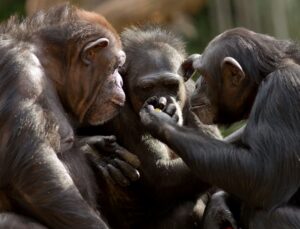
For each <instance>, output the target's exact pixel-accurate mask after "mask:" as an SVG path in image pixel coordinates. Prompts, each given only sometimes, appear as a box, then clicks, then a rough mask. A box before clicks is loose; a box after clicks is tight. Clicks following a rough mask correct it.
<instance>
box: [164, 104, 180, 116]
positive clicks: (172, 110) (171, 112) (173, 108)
mask: <svg viewBox="0 0 300 229" xmlns="http://www.w3.org/2000/svg"><path fill="white" fill-rule="evenodd" d="M176 110H177V107H176V105H175V104H174V103H171V104H169V105H168V106H167V107H166V109H165V110H164V112H165V113H167V114H168V115H170V116H171V117H172V116H173V115H174V114H175V113H176Z"/></svg>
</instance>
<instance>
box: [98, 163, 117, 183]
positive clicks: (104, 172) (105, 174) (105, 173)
mask: <svg viewBox="0 0 300 229" xmlns="http://www.w3.org/2000/svg"><path fill="white" fill-rule="evenodd" d="M97 168H98V170H99V172H100V173H101V175H102V176H103V178H104V180H105V181H106V182H107V183H111V184H115V182H114V180H113V179H112V177H111V176H110V174H109V172H108V169H107V168H105V167H104V166H101V165H98V166H97Z"/></svg>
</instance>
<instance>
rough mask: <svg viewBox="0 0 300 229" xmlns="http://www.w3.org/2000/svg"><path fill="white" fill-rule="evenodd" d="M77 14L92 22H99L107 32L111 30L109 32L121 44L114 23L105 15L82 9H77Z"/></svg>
mask: <svg viewBox="0 0 300 229" xmlns="http://www.w3.org/2000/svg"><path fill="white" fill-rule="evenodd" d="M77 15H78V17H79V18H80V19H82V20H85V21H87V22H89V23H91V24H98V25H99V26H100V27H101V29H102V30H105V31H107V33H108V31H109V33H111V34H112V35H113V37H114V38H115V39H116V41H117V42H118V43H120V44H121V41H120V37H119V35H118V33H117V32H116V30H115V29H114V28H113V27H112V25H111V24H110V23H109V22H108V21H107V20H106V18H105V17H103V16H102V15H100V14H97V13H94V12H88V11H85V10H81V9H78V10H77Z"/></svg>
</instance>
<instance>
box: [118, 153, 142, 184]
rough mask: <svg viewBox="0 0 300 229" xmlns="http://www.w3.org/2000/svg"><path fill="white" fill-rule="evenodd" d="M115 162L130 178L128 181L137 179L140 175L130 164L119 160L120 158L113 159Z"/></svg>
mask: <svg viewBox="0 0 300 229" xmlns="http://www.w3.org/2000/svg"><path fill="white" fill-rule="evenodd" d="M115 163H116V164H117V165H118V167H119V168H120V170H122V172H123V174H125V175H126V177H127V178H129V179H130V181H136V180H138V179H139V177H140V174H139V172H138V171H137V170H136V169H135V168H134V167H132V166H131V165H130V164H128V163H126V162H124V161H121V160H120V159H117V158H116V159H115Z"/></svg>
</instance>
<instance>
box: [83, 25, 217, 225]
mask: <svg viewBox="0 0 300 229" xmlns="http://www.w3.org/2000/svg"><path fill="white" fill-rule="evenodd" d="M121 39H122V43H123V47H124V51H125V53H126V56H127V57H126V62H125V64H124V66H123V67H122V68H121V73H122V74H123V79H124V90H125V94H126V97H127V100H126V103H125V106H124V107H123V108H122V109H121V112H120V113H119V115H117V116H116V117H115V118H114V119H113V120H112V121H110V122H109V123H108V124H107V125H105V126H104V127H105V128H104V129H105V130H106V131H107V130H108V129H110V132H106V134H114V135H116V137H117V141H118V143H119V144H120V145H122V146H123V147H125V148H126V149H128V150H129V151H130V152H132V153H133V154H136V155H137V156H138V157H139V159H140V161H141V166H140V173H141V179H140V180H139V181H138V182H135V183H133V184H131V185H130V186H129V187H127V188H125V189H115V188H112V189H111V190H109V192H110V193H115V194H114V195H110V196H109V197H108V198H107V201H108V203H107V205H108V206H111V208H112V212H113V213H114V214H110V215H108V222H109V224H110V225H112V226H113V227H115V228H194V227H199V226H200V224H199V221H200V219H201V217H202V212H203V207H204V203H203V202H202V200H201V199H200V200H198V202H197V204H195V203H196V200H197V198H198V197H199V195H200V194H201V193H203V192H204V191H207V190H208V188H209V187H210V186H208V185H207V184H205V183H203V182H199V180H198V179H197V178H196V175H195V174H193V173H192V172H191V170H190V169H189V168H188V167H187V166H186V165H185V164H184V163H183V161H182V160H181V159H180V158H178V156H177V155H176V154H174V153H173V152H172V151H171V150H170V149H169V148H168V147H167V146H166V145H165V144H163V143H162V142H160V141H158V140H157V139H154V138H153V137H151V136H150V135H149V133H148V132H147V130H145V128H144V127H143V126H142V124H141V123H140V119H139V111H140V109H141V107H142V105H143V103H144V102H145V101H146V100H147V99H148V98H149V97H152V96H153V95H156V96H170V97H171V98H172V99H173V100H174V101H176V107H177V109H176V107H175V106H174V107H171V108H170V112H176V113H179V114H178V117H179V119H178V120H177V122H178V123H180V124H182V123H183V124H184V125H186V126H190V127H194V126H197V124H199V123H195V121H196V116H193V114H191V112H190V111H189V105H188V103H187V95H186V88H185V83H184V80H186V81H187V80H188V78H189V76H190V74H185V75H184V76H185V79H184V77H182V75H181V74H180V66H181V63H182V62H183V61H184V59H185V57H186V54H185V47H184V44H183V42H182V41H181V40H180V39H179V38H177V37H176V36H174V35H173V34H171V33H170V32H167V31H165V30H164V29H162V28H159V27H157V26H146V27H132V28H129V29H126V30H125V31H124V32H123V33H122V35H121ZM188 85H189V87H193V82H189V84H188ZM190 89H192V88H190ZM165 102H166V101H165V100H161V101H160V103H161V104H162V106H163V104H164V103H165ZM182 111H183V115H182V114H181V112H182ZM189 116H193V117H189ZM201 128H202V127H201ZM205 128H206V131H207V133H208V134H210V135H211V136H213V137H220V134H219V132H218V130H217V129H216V128H215V127H211V128H210V127H205ZM94 131H95V132H94ZM94 131H93V132H92V131H91V129H87V130H85V132H86V134H91V133H93V134H99V132H100V133H102V132H101V130H100V128H97V129H96V130H94ZM120 176H122V174H120ZM102 186H104V185H102ZM107 187H109V185H107Z"/></svg>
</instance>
